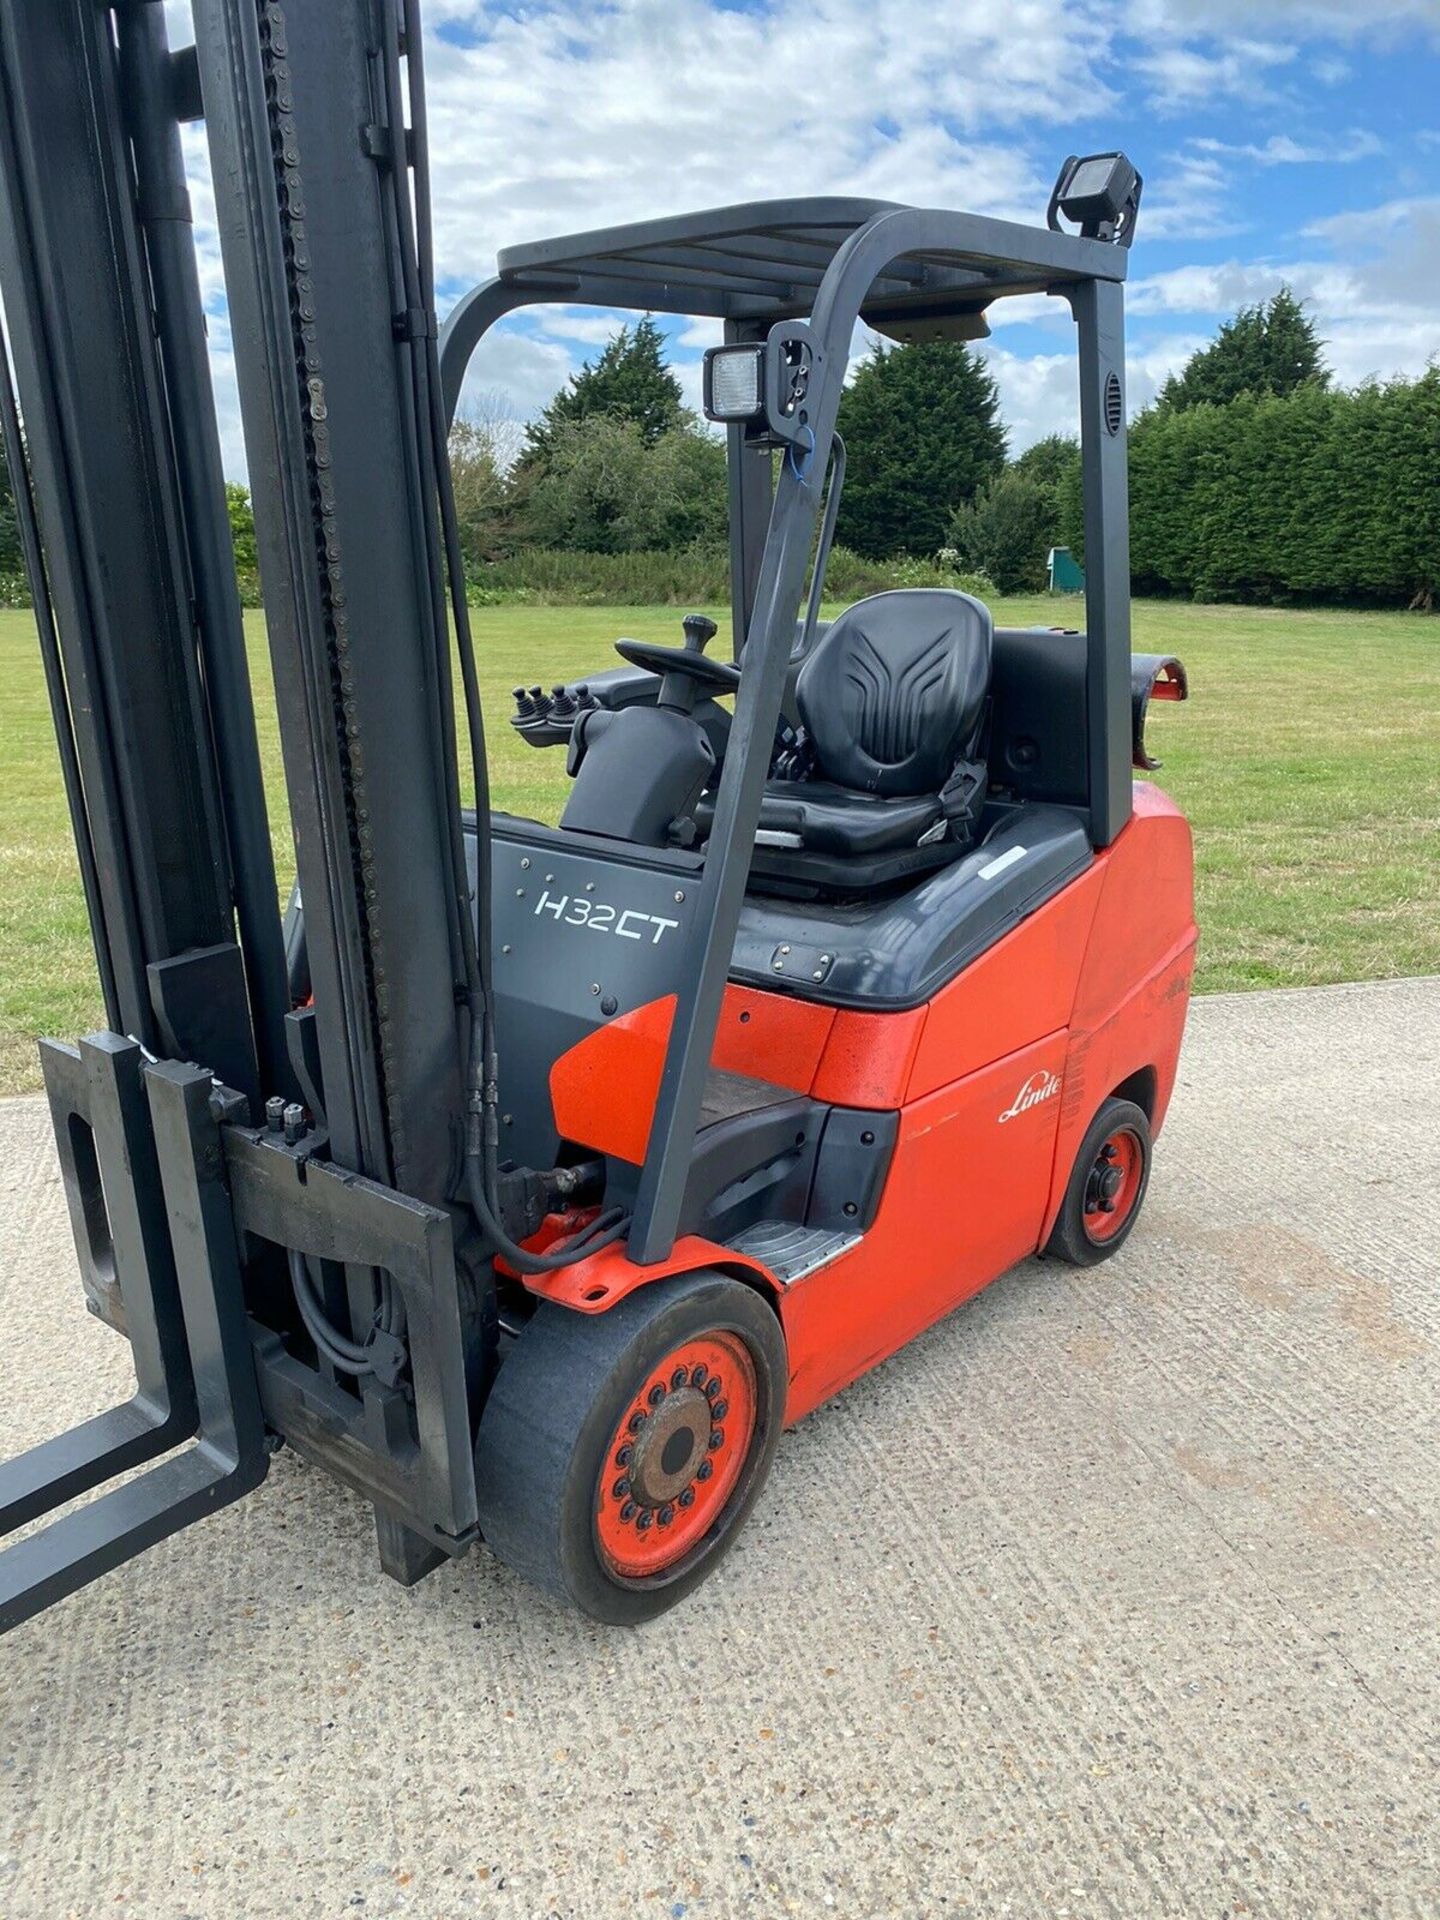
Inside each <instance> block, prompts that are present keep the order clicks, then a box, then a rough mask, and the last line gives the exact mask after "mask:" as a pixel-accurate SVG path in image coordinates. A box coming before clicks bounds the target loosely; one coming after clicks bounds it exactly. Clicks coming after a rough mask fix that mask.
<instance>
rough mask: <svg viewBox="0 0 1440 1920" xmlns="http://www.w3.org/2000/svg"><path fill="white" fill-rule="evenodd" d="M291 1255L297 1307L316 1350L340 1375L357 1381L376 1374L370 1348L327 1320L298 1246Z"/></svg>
mask: <svg viewBox="0 0 1440 1920" xmlns="http://www.w3.org/2000/svg"><path fill="white" fill-rule="evenodd" d="M288 1252H289V1258H290V1284H291V1286H292V1287H293V1288H294V1290H295V1304H296V1306H297V1307H298V1308H299V1309H300V1318H301V1319H302V1320H303V1321H304V1323H305V1331H306V1332H307V1333H308V1334H309V1336H310V1338H311V1339H312V1340H313V1341H314V1343H315V1351H316V1352H317V1353H319V1354H323V1356H324V1357H325V1359H327V1360H328V1361H329V1362H330V1364H331V1366H332V1367H334V1368H335V1370H336V1371H337V1372H338V1373H348V1374H353V1375H354V1376H355V1377H356V1378H357V1379H358V1378H359V1377H361V1376H362V1375H364V1374H367V1373H373V1372H374V1371H375V1362H374V1359H373V1358H372V1356H371V1354H370V1351H369V1349H368V1348H367V1347H362V1346H358V1345H357V1344H356V1343H355V1342H354V1341H353V1340H347V1339H346V1337H345V1335H344V1334H343V1333H341V1332H340V1330H339V1328H338V1327H336V1326H334V1325H333V1324H332V1322H331V1321H329V1320H327V1319H326V1317H325V1309H324V1308H323V1307H322V1306H321V1304H320V1301H319V1299H318V1298H317V1296H316V1293H315V1290H314V1285H313V1283H312V1281H311V1279H310V1273H309V1269H308V1268H307V1267H306V1265H305V1256H304V1254H303V1253H301V1252H300V1251H299V1250H298V1248H296V1247H291V1248H289V1249H288Z"/></svg>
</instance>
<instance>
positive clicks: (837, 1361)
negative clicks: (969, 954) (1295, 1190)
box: [526, 783, 1196, 1422]
mask: <svg viewBox="0 0 1440 1920" xmlns="http://www.w3.org/2000/svg"><path fill="white" fill-rule="evenodd" d="M1195 940H1196V929H1195V922H1194V909H1193V904H1192V870H1191V848H1190V831H1189V828H1188V826H1187V825H1186V822H1185V820H1184V818H1183V816H1182V815H1181V814H1180V812H1179V811H1178V809H1177V808H1176V807H1175V806H1174V805H1173V803H1172V802H1171V801H1170V800H1168V799H1167V798H1166V797H1165V795H1164V794H1163V793H1161V792H1159V791H1158V789H1156V788H1154V787H1152V786H1149V785H1147V784H1145V783H1137V785H1136V788H1135V810H1134V818H1133V819H1132V820H1131V822H1130V824H1129V825H1128V826H1127V827H1126V828H1125V830H1124V832H1123V833H1121V835H1120V836H1119V838H1118V839H1117V840H1116V841H1115V843H1114V844H1113V845H1112V846H1111V847H1109V848H1107V849H1106V850H1105V851H1104V852H1102V853H1100V854H1099V855H1098V856H1097V857H1096V859H1095V861H1094V863H1093V865H1092V866H1091V867H1089V868H1088V869H1087V870H1086V872H1085V873H1083V874H1082V875H1081V876H1080V877H1079V878H1078V879H1076V880H1074V881H1072V882H1071V883H1070V885H1069V886H1068V887H1066V888H1064V889H1063V890H1062V891H1061V892H1060V893H1058V894H1057V895H1056V896H1055V897H1054V898H1053V899H1052V900H1049V901H1047V902H1046V903H1045V905H1043V906H1042V907H1040V908H1038V909H1037V910H1036V911H1035V912H1034V913H1032V914H1030V915H1029V916H1028V917H1027V918H1026V919H1025V920H1023V921H1022V922H1021V923H1020V925H1019V926H1017V927H1016V928H1014V929H1013V930H1012V931H1011V932H1010V933H1009V934H1007V935H1006V936H1005V937H1004V938H1003V939H1001V940H999V941H997V942H996V944H995V945H994V946H993V947H991V948H989V949H988V950H987V951H986V952H985V953H984V954H982V955H981V956H980V957H979V958H978V959H976V960H975V961H974V962H973V963H972V964H971V965H970V966H968V967H966V968H965V969H964V970H963V971H962V972H961V973H960V974H958V975H957V977H956V978H955V979H954V980H952V981H951V982H950V983H949V984H948V985H947V986H945V987H944V988H943V989H942V990H941V991H940V992H939V993H938V994H937V995H936V996H935V998H934V999H933V1000H932V1001H931V1002H930V1003H929V1005H928V1006H924V1007H918V1008H914V1009H911V1010H909V1011H906V1012H900V1013H866V1012H861V1011H851V1010H843V1009H842V1010H836V1009H834V1008H828V1007H820V1006H816V1005H814V1004H812V1003H810V1002H806V1001H801V1000H796V999H791V998H789V997H787V996H786V995H783V994H779V993H773V992H763V991H759V990H756V989H752V988H745V987H737V986H731V987H729V988H727V990H726V996H725V1004H724V1009H723V1011H722V1014H721V1018H720V1023H719V1028H718V1030H717V1037H716V1045H715V1052H714V1056H713V1057H714V1062H715V1065H716V1066H718V1067H722V1068H724V1069H726V1070H728V1071H730V1072H737V1073H745V1074H749V1075H752V1076H754V1077H756V1078H759V1079H764V1080H768V1081H770V1082H772V1083H773V1084H775V1085H778V1086H783V1087H786V1088H789V1089H790V1090H792V1091H794V1092H797V1093H808V1094H811V1095H812V1096H813V1097H814V1098H816V1099H818V1100H824V1101H827V1102H833V1103H834V1104H835V1105H837V1106H848V1107H861V1108H869V1109H871V1110H874V1111H895V1110H898V1111H899V1114H900V1126H899V1136H898V1139H897V1142H896V1147H895V1155H894V1159H893V1162H892V1164H891V1168H890V1173H889V1177H888V1179H887V1182H886V1186H885V1191H884V1194H883V1195H882V1197H881V1201H880V1205H879V1209H878V1212H877V1214H876V1217H875V1220H874V1222H873V1224H872V1225H871V1227H870V1228H869V1229H868V1231H867V1232H866V1233H865V1234H864V1236H863V1238H861V1239H860V1241H859V1242H858V1243H857V1244H856V1245H855V1246H854V1247H852V1248H850V1249H849V1250H848V1251H847V1252H845V1253H843V1254H841V1255H840V1257H839V1258H838V1259H835V1260H832V1261H831V1262H830V1263H829V1264H828V1265H827V1266H824V1267H822V1268H820V1269H819V1270H818V1271H816V1272H815V1273H813V1274H811V1275H809V1276H807V1277H805V1278H802V1279H800V1280H797V1281H795V1282H793V1283H792V1284H791V1285H789V1286H784V1285H782V1284H781V1283H780V1282H779V1281H778V1280H776V1279H775V1277H774V1276H773V1275H771V1274H769V1273H768V1272H767V1271H766V1270H765V1269H764V1268H763V1267H762V1266H760V1265H759V1264H758V1263H757V1262H755V1261H753V1260H749V1259H747V1258H745V1257H744V1256H741V1255H738V1254H736V1253H734V1252H733V1251H732V1250H731V1249H729V1248H725V1247H720V1246H717V1245H714V1244H712V1243H711V1242H709V1241H707V1240H704V1239H701V1238H699V1237H698V1236H691V1237H689V1238H687V1239H685V1240H681V1241H679V1242H678V1243H677V1244H676V1247H675V1249H674V1251H673V1253H672V1255H671V1257H670V1258H669V1259H668V1260H666V1261H664V1262H663V1263H661V1264H660V1265H658V1266H654V1267H637V1266H635V1265H633V1264H632V1263H631V1262H630V1261H629V1259H628V1258H627V1257H626V1255H625V1254H624V1252H623V1251H622V1250H621V1249H619V1248H618V1247H609V1248H606V1249H604V1250H603V1251H602V1252H600V1253H598V1254H596V1255H594V1256H593V1257H592V1258H591V1259H590V1260H587V1261H584V1262H582V1263H580V1264H578V1265H577V1266H575V1267H572V1268H569V1269H562V1270H561V1271H560V1272H558V1273H554V1274H545V1275H541V1276H539V1277H537V1278H534V1279H528V1278H527V1280H526V1285H527V1286H528V1287H529V1288H530V1289H531V1290H532V1291H533V1292H536V1293H539V1294H543V1295H544V1296H545V1297H547V1298H549V1299H553V1300H558V1301H562V1302H563V1303H564V1304H566V1305H567V1306H571V1307H573V1308H575V1309H577V1310H578V1311H580V1312H589V1313H598V1312H603V1311H604V1310H605V1308H607V1307H608V1306H611V1305H613V1303H614V1302H615V1301H616V1300H617V1299H619V1298H621V1297H622V1296H623V1295H624V1294H626V1293H628V1292H630V1291H631V1290H632V1289H633V1288H634V1287H637V1286H642V1285H644V1284H645V1283H646V1282H647V1281H649V1280H653V1279H658V1278H661V1277H662V1276H663V1275H665V1274H667V1273H676V1272H684V1271H687V1270H691V1269H693V1268H694V1267H696V1266H719V1267H726V1268H729V1269H731V1270H732V1271H736V1272H742V1273H748V1274H750V1275H751V1276H753V1277H754V1278H755V1279H756V1280H757V1281H759V1282H762V1283H763V1284H765V1285H766V1286H767V1288H768V1289H769V1290H770V1291H771V1292H772V1294H773V1295H774V1297H775V1298H776V1300H777V1302H778V1304H779V1310H780V1317H781V1321H782V1324H783V1326H784V1329H785V1335H786V1340H787V1343H788V1346H789V1353H790V1392H789V1398H788V1401H787V1406H786V1419H787V1422H788V1421H795V1420H799V1419H801V1418H803V1416H804V1415H805V1414H806V1413H808V1412H809V1411H810V1410H811V1409H812V1408H813V1407H815V1406H817V1405H819V1403H820V1402H821V1401H822V1400H824V1399H826V1398H828V1396H829V1395H831V1394H832V1393H835V1392H838V1391H839V1389H840V1388H841V1387H843V1386H845V1385H846V1384H847V1383H848V1382H849V1381H851V1380H854V1379H855V1378H856V1377H857V1376H858V1375H860V1374H862V1373H864V1372H865V1371H866V1370H867V1369H868V1368H870V1367H872V1366H874V1365H876V1364H877V1363H878V1362H879V1361H881V1360H883V1359H885V1358H886V1357H887V1356H888V1355H889V1354H891V1353H893V1352H895V1350H896V1349H897V1348H898V1347H900V1346H902V1345H903V1344H904V1343H905V1342H906V1341H907V1340H909V1339H911V1338H912V1337H913V1336H914V1335H915V1334H916V1333H918V1332H919V1331H920V1330H921V1329H922V1328H924V1327H926V1326H928V1325H930V1324H931V1322H932V1321H934V1320H937V1319H939V1318H940V1317H941V1316H942V1315H943V1314H945V1313H946V1312H948V1311H949V1310H950V1308H952V1307H954V1306H956V1305H958V1304H959V1303H960V1302H961V1301H962V1300H966V1299H968V1298H969V1297H970V1296H971V1295H972V1294H974V1293H977V1292H978V1291H979V1290H980V1288H982V1287H984V1286H986V1285H988V1283H989V1282H990V1281H991V1280H994V1279H996V1278H998V1276H999V1275H1000V1274H1002V1273H1004V1272H1005V1271H1006V1270H1007V1269H1008V1268H1010V1267H1012V1266H1014V1265H1016V1264H1017V1262H1019V1261H1021V1260H1023V1259H1025V1258H1026V1257H1027V1255H1029V1254H1032V1253H1034V1252H1035V1250H1036V1249H1037V1248H1038V1247H1040V1246H1042V1245H1043V1244H1044V1242H1045V1240H1046V1238H1047V1237H1048V1235H1049V1232H1050V1229H1051V1227H1052V1226H1053V1224H1054V1219H1055V1215H1056V1212H1057V1211H1058V1209H1059V1206H1060V1203H1061V1200H1062V1198H1063V1196H1064V1192H1065V1187H1066V1184H1067V1182H1068V1180H1069V1176H1070V1171H1071V1167H1072V1165H1073V1162H1074V1157H1075V1152H1076V1149H1077V1147H1078V1145H1079V1142H1080V1139H1081V1136H1082V1135H1083V1134H1084V1132H1085V1129H1086V1128H1087V1127H1088V1125H1089V1123H1090V1120H1091V1119H1092V1117H1093V1116H1094V1114H1095V1113H1096V1111H1097V1110H1098V1108H1099V1106H1100V1103H1101V1102H1102V1101H1103V1100H1104V1099H1105V1098H1106V1097H1107V1096H1108V1095H1109V1094H1111V1093H1112V1092H1114V1091H1115V1089H1116V1088H1118V1087H1121V1086H1123V1085H1125V1084H1126V1083H1127V1082H1128V1083H1131V1084H1132V1085H1133V1086H1135V1087H1136V1088H1137V1090H1138V1091H1139V1092H1140V1093H1141V1094H1142V1096H1143V1097H1144V1098H1145V1099H1147V1100H1148V1101H1149V1104H1150V1109H1151V1122H1152V1126H1153V1128H1154V1130H1155V1131H1156V1132H1157V1133H1158V1131H1159V1129H1160V1126H1161V1123H1162V1122H1163V1120H1164V1117H1165V1110H1166V1106H1167V1104H1168V1102H1169V1098H1170V1093H1171V1089H1172V1087H1173V1085H1174V1080H1175V1068H1176V1062H1177V1059H1178V1056H1179V1050H1180V1040H1181V1034H1182V1031H1183V1028H1184V1024H1185V1012H1186V1007H1187V1005H1188V1001H1189V993H1190V979H1191V973H1192V971H1193V966H1194V949H1195ZM673 1017H674V1001H673V1000H661V1001H656V1002H654V1003H652V1004H651V1005H649V1006H646V1007H641V1008H638V1009H637V1010H636V1011H635V1012H633V1013H631V1014H628V1015H625V1016H622V1018H620V1019H618V1020H615V1021H613V1022H611V1023H610V1024H609V1025H608V1026H607V1027H605V1028H603V1029H600V1030H597V1031H596V1032H595V1033H593V1034H591V1035H590V1036H589V1037H587V1039H585V1040H584V1041H582V1042H581V1043H580V1045H579V1046H577V1047H575V1048H573V1049H572V1050H571V1052H569V1053H568V1054H566V1055H565V1056H564V1057H563V1058H562V1059H560V1060H558V1061H557V1062H556V1063H555V1066H554V1068H553V1069H552V1072H551V1092H552V1097H553V1100H554V1105H555V1116H556V1123H557V1126H558V1127H559V1129H560V1131H561V1132H562V1133H563V1134H564V1135H565V1136H566V1137H567V1138H569V1139H572V1140H575V1141H578V1142H580V1143H582V1144H584V1145H585V1146H587V1147H590V1148H592V1149H596V1150H599V1151H602V1152H607V1153H614V1154H617V1155H620V1156H621V1157H623V1158H625V1159H627V1160H629V1161H631V1162H632V1164H634V1163H638V1162H639V1161H640V1160H641V1159H642V1158H643V1154H644V1148H645V1143H646V1140H647V1139H648V1134H649V1127H650V1118H651V1114H652V1112H653V1108H654V1100H655V1094H656V1091H657V1089H658V1087H659V1080H660V1068H661V1063H662V1061H663V1057H664V1048H665V1042H666V1039H667V1038H668V1035H669V1031H670V1024H671V1021H672V1019H673Z"/></svg>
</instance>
